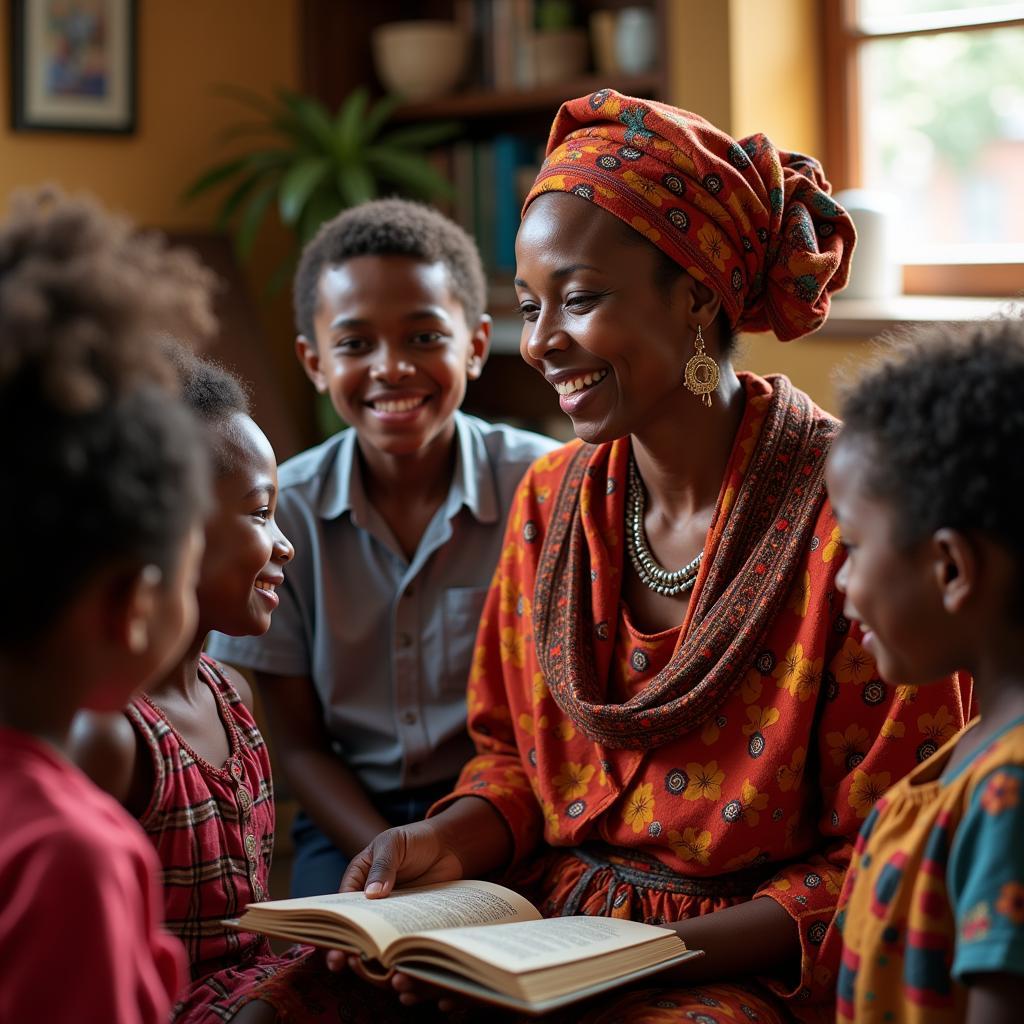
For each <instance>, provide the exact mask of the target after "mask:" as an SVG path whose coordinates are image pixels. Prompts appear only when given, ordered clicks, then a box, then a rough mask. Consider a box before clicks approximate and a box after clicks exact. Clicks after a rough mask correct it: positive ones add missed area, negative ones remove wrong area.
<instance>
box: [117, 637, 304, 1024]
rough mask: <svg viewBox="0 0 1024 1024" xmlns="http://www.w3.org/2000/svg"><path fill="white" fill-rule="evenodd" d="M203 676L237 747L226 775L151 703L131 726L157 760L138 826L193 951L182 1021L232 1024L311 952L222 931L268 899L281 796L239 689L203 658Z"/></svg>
mask: <svg viewBox="0 0 1024 1024" xmlns="http://www.w3.org/2000/svg"><path fill="white" fill-rule="evenodd" d="M199 678H200V679H201V680H202V681H203V682H204V683H206V684H207V686H209V687H210V689H211V691H212V692H213V695H214V697H215V699H216V701H217V707H218V710H219V712H220V718H221V722H222V724H223V725H224V729H225V731H226V733H227V735H228V737H229V740H230V751H231V752H230V754H229V756H228V759H227V761H226V762H225V763H224V764H223V765H221V766H220V767H216V766H215V765H212V764H210V763H209V762H208V761H205V760H204V759H203V758H201V757H200V756H199V755H198V754H197V753H196V752H195V751H194V750H193V749H192V748H191V747H190V746H189V745H188V743H187V742H186V741H185V740H184V739H183V738H182V736H181V735H180V734H179V733H178V732H177V731H176V730H175V728H174V727H173V726H172V725H171V724H170V722H168V720H167V718H166V716H165V715H164V713H163V712H162V711H161V710H160V708H159V707H157V706H156V705H155V704H154V703H153V702H152V701H151V700H150V699H149V698H148V697H146V696H141V697H137V698H136V699H135V700H134V701H133V702H132V703H131V704H130V705H129V707H128V711H127V714H128V718H129V720H130V721H131V723H132V725H133V727H134V728H135V730H136V731H137V733H138V734H139V737H140V739H141V740H142V741H143V742H144V743H145V745H146V748H147V749H148V750H149V752H150V754H151V758H152V765H153V776H154V785H153V794H152V797H151V799H150V802H149V806H148V807H147V808H146V810H145V812H144V813H143V814H142V816H141V818H140V822H141V824H142V827H143V828H144V829H145V831H146V834H147V835H148V836H149V838H150V839H151V841H152V842H153V845H154V846H155V847H156V850H157V854H158V855H159V857H160V863H161V866H162V870H161V876H162V882H163V892H164V915H165V919H166V927H167V929H168V930H169V931H170V932H172V933H173V934H174V935H177V936H178V938H180V939H181V941H182V942H183V943H184V945H185V949H186V952H187V953H188V957H189V965H190V970H191V976H192V984H191V985H190V986H189V988H188V989H187V990H186V991H185V993H184V994H183V995H182V998H181V1001H180V1002H179V1004H178V1006H177V1007H176V1008H175V1013H174V1019H175V1020H177V1021H188V1022H198V1021H205V1020H211V1021H212V1020H218V1021H223V1020H230V1019H231V1017H232V1016H233V1015H234V1013H235V1012H236V1011H237V1010H238V1009H239V1008H240V1007H241V1006H242V1005H244V1003H245V1002H247V1001H248V1000H249V999H250V998H252V994H253V990H254V989H255V988H256V987H257V986H258V985H259V984H260V983H261V982H263V981H265V980H266V979H267V978H269V977H272V976H273V975H274V973H275V972H276V971H277V970H278V969H279V968H280V967H281V966H283V965H284V964H290V963H292V962H293V961H294V959H295V958H296V956H299V955H301V954H302V953H304V952H305V950H300V949H296V950H295V951H292V952H290V953H289V954H286V955H285V956H283V957H279V956H276V955H275V954H274V953H273V952H272V951H271V949H270V945H269V943H268V941H267V939H266V937H264V936H261V935H256V934H253V933H248V932H236V931H234V930H232V929H230V928H227V927H225V926H224V925H223V924H221V921H222V920H223V919H224V918H229V917H237V916H238V914H240V913H241V912H242V910H243V909H244V908H245V906H246V904H248V903H252V902H256V901H259V900H262V899H265V898H266V897H267V894H268V893H267V888H268V876H269V874H270V861H271V856H272V854H273V845H274V791H273V783H272V781H271V773H270V759H269V757H268V755H267V747H266V744H265V742H264V740H263V736H262V735H261V734H260V731H259V728H258V727H257V725H256V722H255V721H254V720H253V717H252V715H251V714H250V713H249V709H248V708H247V707H246V706H245V704H244V703H243V702H242V699H241V697H239V695H238V691H237V690H236V689H235V688H234V686H232V685H231V683H230V681H229V680H228V679H227V677H226V676H225V675H224V673H223V672H222V671H221V669H220V666H219V665H218V664H217V663H216V662H215V661H214V660H213V659H212V658H208V657H206V656H205V655H203V656H202V658H201V660H200V663H199Z"/></svg>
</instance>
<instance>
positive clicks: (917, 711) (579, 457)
mask: <svg viewBox="0 0 1024 1024" xmlns="http://www.w3.org/2000/svg"><path fill="white" fill-rule="evenodd" d="M741 376H742V380H743V384H744V387H745V389H746V394H747V403H746V410H745V414H744V418H743V421H742V424H741V427H740V430H739V433H738V436H737V441H736V444H735V447H734V451H733V455H732V458H731V462H730V465H729V467H728V470H727V473H726V477H725V480H724V483H723V487H722V491H721V495H720V498H719V503H718V508H717V510H716V513H715V518H714V522H713V524H712V527H711V530H710V533H709V536H708V539H707V543H706V545H705V552H706V554H705V559H704V563H703V565H702V568H701V574H700V577H699V579H698V581H697V584H696V587H695V590H694V592H693V594H692V595H691V600H690V606H689V611H688V613H687V621H686V622H685V623H683V624H682V625H681V626H679V627H677V628H675V629H670V630H666V631H665V632H663V633H658V634H655V635H647V634H644V633H643V632H641V631H640V630H638V629H637V628H636V627H635V626H634V625H633V624H632V622H631V621H630V616H629V609H628V608H627V607H626V605H625V603H624V602H623V600H622V597H621V579H622V567H623V564H624V561H623V524H624V514H625V508H624V506H625V492H626V487H625V482H626V476H627V467H628V460H629V457H630V442H629V440H628V439H624V440H619V441H615V442H613V443H611V444H605V445H600V446H598V447H595V448H589V447H588V448H586V449H585V450H584V451H582V453H581V445H580V444H579V442H573V443H571V444H569V445H567V446H565V447H564V448H562V449H559V450H557V451H555V452H553V453H551V454H549V455H547V456H545V457H543V458H541V459H540V460H539V461H538V462H537V463H535V464H534V466H533V467H532V469H531V470H530V471H529V472H528V473H527V475H526V477H525V478H524V480H523V483H522V485H521V487H520V489H519V491H518V494H517V498H516V501H515V504H514V507H513V509H512V511H511V515H510V517H509V523H508V528H507V534H506V544H505V547H504V550H503V553H502V556H501V559H500V562H499V565H498V569H497V572H496V574H495V577H494V581H493V584H492V587H491V590H490V593H489V596H488V599H487V603H486V606H485V609H484V612H483V617H482V619H481V624H480V631H479V635H478V641H477V648H476V655H475V661H474V666H473V670H472V674H471V679H470V686H469V694H468V704H469V727H470V730H471V734H472V736H473V738H474V740H475V742H476V745H477V749H478V751H479V754H478V756H477V757H476V758H475V759H474V760H472V761H471V762H470V763H469V764H468V765H467V766H466V768H465V769H464V771H463V773H462V776H461V778H460V782H459V785H458V788H457V790H456V793H455V794H453V796H452V797H449V798H446V801H442V802H441V803H440V804H438V805H437V806H436V807H435V808H434V809H433V811H432V812H433V813H436V811H437V810H439V809H440V808H441V807H443V806H445V804H446V803H447V802H449V801H450V800H452V799H455V798H456V797H458V796H465V795H473V796H477V797H482V798H483V799H486V800H488V801H489V802H490V803H491V804H492V806H493V807H494V808H495V809H496V810H497V811H498V813H499V814H500V815H501V816H502V817H503V818H504V819H505V820H506V821H507V823H508V825H509V828H510V831H511V834H512V835H513V836H514V843H515V850H514V864H513V868H512V872H511V875H510V877H511V879H512V884H513V885H515V886H517V887H519V888H521V889H522V890H523V891H524V892H525V893H526V895H528V896H530V897H532V898H533V899H534V901H535V902H536V903H537V905H538V906H539V907H540V909H541V910H542V911H543V912H544V913H545V914H546V915H549V916H553V915H558V914H566V913H581V914H603V915H612V916H619V917H629V918H634V919H639V920H645V921H651V922H662V921H675V920H680V919H684V918H687V917H691V916H695V915H700V914H706V913H709V912H711V911H714V910H717V909H720V908H723V907H727V906H730V905H733V904H736V903H739V902H743V901H746V900H749V899H751V898H758V897H763V898H768V899H774V900H775V901H777V902H778V903H779V905H780V906H781V907H782V908H783V909H784V910H785V911H786V912H787V913H788V914H790V915H791V916H792V917H793V918H794V920H795V921H796V922H797V923H798V925H799V932H800V941H801V946H802V959H801V964H800V970H799V978H798V980H797V981H796V983H795V984H789V985H786V984H783V983H782V982H779V981H773V980H771V979H761V982H762V987H760V988H753V989H752V988H749V987H748V988H741V987H740V986H715V989H714V992H712V990H711V989H703V990H700V991H694V990H682V989H667V990H666V989H657V990H645V991H642V992H640V993H632V994H630V995H629V996H628V997H623V998H624V999H628V1013H627V1012H626V1009H627V1004H626V1003H621V1002H620V1003H613V1006H612V1008H609V1006H608V1001H607V999H605V1001H604V1006H603V1008H602V1010H601V1011H600V1013H599V1014H598V1016H597V1017H595V1018H593V1019H595V1020H596V1019H601V1020H605V1019H609V1020H610V1019H613V1018H618V1019H623V1020H625V1019H628V1020H630V1021H634V1020H669V1019H671V1020H681V1019H688V1018H687V1016H686V1015H687V1014H691V1015H692V1013H694V1012H696V1013H698V1017H696V1018H692V1019H701V1020H705V1021H718V1020H725V1019H727V1018H728V1019H734V1018H736V1013H735V1012H734V1011H739V1012H741V1013H743V1014H745V1015H746V1016H747V1017H748V1018H750V1019H761V1020H773V1019H775V1020H784V1019H788V1018H789V1017H790V1015H792V1016H795V1017H796V1018H798V1019H801V1020H824V1019H830V1018H831V1017H832V1015H833V1014H834V993H835V980H836V972H837V967H838V960H839V943H840V939H839V938H838V936H837V934H836V929H835V928H834V922H833V918H834V914H835V910H836V902H837V898H838V895H839V891H840V887H841V885H842V882H843V875H844V872H845V870H846V867H847V865H848V863H849V860H850V855H851V850H852V841H853V839H854V838H855V837H856V834H857V831H858V829H859V827H860V825H861V824H862V823H863V821H864V819H865V817H866V816H867V815H868V813H869V812H870V810H871V808H872V806H873V805H874V803H875V801H876V800H877V799H878V798H879V797H880V796H881V794H882V793H883V792H884V791H885V790H886V789H887V788H888V787H889V786H890V785H891V784H893V783H894V782H896V781H897V780H898V779H900V778H902V777H903V776H904V775H906V774H907V773H908V772H909V771H910V770H911V769H912V768H913V767H914V766H915V765H916V764H918V763H919V762H920V761H921V760H923V759H924V758H926V757H928V756H929V755H930V754H931V753H933V752H934V751H935V750H936V749H937V747H938V746H939V745H941V744H942V743H943V742H945V740H946V739H948V738H949V737H950V736H952V735H953V733H955V732H956V731H957V730H958V729H960V728H961V727H962V725H963V723H964V721H965V713H966V712H967V711H968V705H969V702H970V690H969V686H967V685H964V686H961V684H960V683H959V682H958V681H957V680H955V679H954V680H951V681H946V682H942V683H938V684H936V685H933V686H930V687H928V688H925V689H922V690H920V691H918V690H916V689H914V688H910V687H894V686H890V685H887V684H886V683H884V682H883V681H882V680H881V679H879V677H878V675H877V672H876V669H875V666H874V663H873V661H872V659H871V658H870V657H869V656H868V655H867V654H866V653H865V651H864V649H863V647H862V646H861V642H860V641H861V634H860V632H859V630H858V628H857V627H856V626H855V625H853V624H851V623H850V622H848V621H847V620H846V619H845V618H844V616H843V614H842V599H841V596H840V595H839V594H838V593H837V591H836V589H835V583H834V581H835V575H836V572H837V570H838V568H839V565H840V564H841V561H842V548H841V545H840V541H839V529H838V526H837V525H836V521H835V517H834V516H833V513H832V510H831V507H830V506H829V504H828V502H827V500H826V499H825V496H824V491H823V487H822V486H821V484H820V469H821V463H822V462H823V458H824V452H825V450H827V444H821V443H819V442H818V441H816V440H814V438H815V437H817V436H818V435H817V434H816V433H815V432H816V431H820V429H824V428H828V430H834V421H832V420H830V418H828V417H826V416H825V414H823V413H821V411H820V410H817V409H816V408H813V407H812V406H811V405H810V402H809V400H808V399H806V396H802V395H801V394H800V393H799V392H796V391H795V389H792V386H791V385H789V383H788V381H785V379H784V378H772V380H771V381H766V380H762V379H760V378H757V377H754V376H752V375H748V374H744V375H741ZM780 403H781V405H782V406H784V407H783V408H780ZM800 403H802V404H803V406H804V407H805V408H809V409H810V410H811V412H810V413H809V417H810V419H809V420H808V419H807V416H805V422H808V423H809V427H808V430H807V431H806V432H805V440H804V441H803V442H799V443H797V442H796V441H794V442H793V443H792V444H789V446H788V447H787V444H788V441H787V438H788V439H789V440H792V437H791V435H793V434H794V431H795V428H794V427H793V423H794V420H793V409H794V408H796V407H797V405H798V404H800ZM830 424H831V425H833V426H830ZM787 432H788V433H787ZM826 433H827V431H826ZM808 438H809V440H808ZM801 445H802V447H801ZM762 449H764V450H766V451H768V450H770V452H771V455H770V457H763V455H764V453H763V451H762ZM799 459H803V460H804V463H798V461H797V460H799ZM773 463H774V464H777V465H776V468H779V467H781V470H782V472H783V473H785V472H790V476H791V478H792V476H793V474H795V476H796V483H795V484H793V482H792V479H791V480H790V485H787V486H789V487H790V490H789V491H787V492H786V493H787V494H788V497H786V498H783V497H778V496H775V497H771V496H769V497H770V500H771V501H776V497H778V501H777V502H776V505H775V506H773V507H772V509H770V510H769V511H770V513H771V514H770V515H768V516H767V518H765V517H764V516H761V511H760V509H761V507H762V506H763V505H764V503H765V502H766V501H769V498H764V497H761V498H758V499H757V500H756V501H754V502H753V503H752V502H751V501H748V500H746V499H747V498H749V496H750V490H751V488H752V487H754V486H755V485H758V486H760V479H761V478H765V479H767V478H768V477H769V476H770V474H771V473H772V472H774V470H773V465H772V464H773ZM798 464H799V465H800V466H802V467H803V468H799V469H797V468H796V467H797V466H798ZM805 464H806V465H805ZM807 467H810V468H807ZM573 474H576V475H575V477H574V476H573ZM801 474H803V476H801ZM754 475H756V476H758V478H759V479H758V480H751V476H754ZM804 476H805V477H806V479H804V478H803V477H804ZM780 479H781V478H780ZM574 490H575V493H572V492H573V491H574ZM785 501H790V505H789V506H787V507H788V508H789V509H790V511H789V512H786V513H785V515H783V514H782V512H784V511H785V509H784V505H785ZM780 509H781V510H782V512H780ZM759 516H760V519H759ZM800 524H803V525H802V526H800V528H801V529H803V530H804V534H802V535H801V537H799V538H796V542H795V543H793V544H791V546H790V548H789V553H788V555H786V556H785V557H783V556H782V555H781V554H779V552H780V551H781V548H780V545H779V542H778V541H777V540H776V537H777V536H779V537H782V536H784V535H785V534H786V533H787V532H792V531H793V530H795V529H796V528H797V526H799V525H800ZM554 531H560V535H561V536H562V538H563V539H562V540H560V541H559V543H558V544H557V545H555V547H556V548H557V549H558V550H554V551H553V550H552V545H551V544H546V543H545V541H546V539H547V535H548V534H549V532H551V533H553V532H554ZM737 553H738V554H737ZM729 558H732V559H733V563H732V567H731V568H729V569H728V571H724V570H723V571H721V572H719V570H720V569H722V564H723V563H724V562H728V560H729ZM773 559H774V560H773ZM716 560H717V561H718V562H719V566H718V567H717V568H716V564H715V563H716ZM716 572H718V576H717V577H716ZM581 581H582V582H581ZM714 588H717V592H716V593H718V594H719V596H718V597H716V593H712V592H711V591H712V590H714ZM579 589H583V590H585V593H583V595H582V600H581V598H580V594H579V593H578V590H579ZM702 591H703V593H702ZM574 601H575V602H578V603H581V608H580V609H579V610H578V617H577V619H576V620H571V607H570V606H572V605H573V603H574ZM541 605H543V607H541ZM567 608H570V611H569V612H567V611H566V609H567ZM759 615H760V616H761V617H760V618H758V616H759ZM560 616H562V617H565V616H569V618H567V619H566V621H569V622H570V624H571V622H572V621H575V627H574V628H563V627H562V626H558V625H555V626H553V625H552V623H553V622H554V621H555V620H558V619H559V617H560ZM751 624H754V625H751ZM563 625H564V624H563ZM673 666H674V667H673ZM670 669H671V671H668V670H670ZM666 673H667V674H666ZM673 673H675V674H673ZM687 673H689V675H687ZM680 679H682V680H683V681H684V683H686V685H676V688H675V690H674V691H673V681H674V680H675V681H677V683H678V680H680ZM659 687H660V692H661V696H660V697H659V698H658V700H659V701H661V703H660V704H651V706H650V709H649V711H645V710H644V703H643V702H644V701H645V700H647V699H648V695H649V692H650V691H651V690H652V688H653V689H657V688H659ZM649 703H650V702H649ZM629 729H632V730H633V733H634V735H633V736H632V738H631V739H629V740H628V742H625V743H624V742H622V741H621V740H620V738H619V732H622V731H625V730H629ZM645 731H646V732H647V733H649V737H651V738H652V739H649V741H645V739H644V738H643V733H644V732H645ZM738 938H739V939H741V938H742V937H738ZM795 966H796V965H794V967H795ZM730 993H731V994H730ZM707 999H712V1000H713V1001H714V1002H715V1003H716V1004H718V1005H720V1006H727V1007H729V1008H730V1010H729V1013H728V1014H726V1016H724V1017H719V1016H715V1013H716V1011H715V1009H714V1008H713V1007H711V1006H710V1004H709V1003H708V1002H707V1001H706V1000H707ZM644 1007H646V1009H644ZM701 1007H703V1009H701ZM684 1011H685V1013H684ZM748 1011H749V1012H748ZM609 1014H610V1015H611V1016H608V1015H609ZM574 1019H580V1018H579V1017H578V1016H577V1017H576V1018H574ZM588 1019H590V1018H588Z"/></svg>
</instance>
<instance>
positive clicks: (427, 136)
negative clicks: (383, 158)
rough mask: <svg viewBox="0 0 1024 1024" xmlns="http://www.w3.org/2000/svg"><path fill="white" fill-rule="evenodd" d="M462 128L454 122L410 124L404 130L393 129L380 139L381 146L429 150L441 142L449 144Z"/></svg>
mask: <svg viewBox="0 0 1024 1024" xmlns="http://www.w3.org/2000/svg"><path fill="white" fill-rule="evenodd" d="M461 130H462V128H461V125H459V124H458V123H457V122H456V121H437V122H433V123H425V124H410V125H407V126H406V127H404V128H395V129H393V130H392V131H390V132H388V133H387V135H382V136H381V137H380V139H379V140H378V141H379V144H380V145H381V146H387V147H389V148H390V147H391V146H399V147H401V148H403V149H404V148H409V149H429V148H430V147H431V146H437V145H439V144H440V143H442V142H450V141H451V140H452V139H454V138H455V137H456V136H457V135H459V133H460V132H461Z"/></svg>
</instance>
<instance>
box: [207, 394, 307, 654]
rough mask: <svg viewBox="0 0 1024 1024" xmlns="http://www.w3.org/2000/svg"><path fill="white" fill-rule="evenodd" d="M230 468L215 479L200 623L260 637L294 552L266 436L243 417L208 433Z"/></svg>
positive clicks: (243, 634)
mask: <svg viewBox="0 0 1024 1024" xmlns="http://www.w3.org/2000/svg"><path fill="white" fill-rule="evenodd" d="M210 429H211V430H214V431H216V432H217V434H218V435H219V436H218V437H217V438H216V441H217V442H218V444H219V447H220V449H221V450H222V451H223V452H224V453H225V456H226V458H227V459H228V464H229V466H230V468H229V469H228V470H227V471H226V472H224V473H222V474H220V475H219V476H218V478H217V480H216V484H215V489H214V499H215V501H216V505H215V507H214V510H213V513H212V515H211V516H210V517H209V519H207V522H206V553H205V555H204V556H203V564H202V569H201V570H200V573H199V587H198V591H197V595H196V596H197V597H198V599H199V625H200V628H201V629H202V630H203V631H204V632H207V631H209V630H211V629H217V630H220V631H221V632H222V633H227V634H228V635H230V636H262V635H263V634H264V633H266V631H267V630H268V629H269V628H270V616H271V614H272V613H273V611H274V609H275V608H276V607H277V605H278V601H279V598H278V596H277V593H276V591H277V588H278V587H279V586H280V585H281V584H282V583H283V582H284V566H285V564H286V563H287V562H288V561H289V560H290V559H291V557H292V555H293V554H294V550H293V548H292V546H291V544H290V543H289V541H288V539H287V538H286V537H285V536H284V534H283V533H282V532H281V530H280V528H279V527H278V525H277V523H276V522H275V521H274V511H275V509H276V508H277V462H276V460H275V458H274V450H273V448H271V446H270V442H269V441H268V440H267V438H266V436H265V435H264V433H263V431H262V430H260V428H259V427H258V426H256V424H255V423H254V422H253V420H252V419H251V418H250V417H249V416H246V415H245V414H244V413H236V414H235V415H234V416H232V417H231V418H230V419H228V420H227V421H226V422H224V423H220V424H217V425H215V426H212V427H211V428H210Z"/></svg>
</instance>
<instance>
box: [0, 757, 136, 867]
mask: <svg viewBox="0 0 1024 1024" xmlns="http://www.w3.org/2000/svg"><path fill="white" fill-rule="evenodd" d="M6 753H7V754H9V755H10V754H11V753H12V752H11V751H10V749H8V750H7V751H6ZM13 753H14V756H8V757H3V758H0V766H2V768H3V776H4V778H3V783H2V784H0V791H2V793H3V801H2V803H3V806H4V814H5V819H6V820H5V826H6V830H7V835H8V839H9V840H10V841H11V846H10V847H9V848H8V851H7V852H8V855H9V856H10V855H12V854H13V855H15V856H18V857H33V858H34V857H36V856H40V857H44V859H46V860H47V861H48V862H50V863H52V864H54V865H56V864H57V863H58V862H60V861H62V860H69V861H70V860H71V859H75V862H76V863H82V862H83V861H85V862H88V863H89V864H91V865H96V864H100V865H103V866H104V869H106V868H108V867H109V866H110V862H111V858H114V859H115V860H116V859H117V857H118V855H119V854H126V855H128V856H133V855H134V850H137V849H139V848H140V847H141V848H143V849H145V848H146V847H145V845H144V843H142V844H140V843H135V842H132V841H131V840H132V839H133V838H135V837H137V836H138V837H139V838H141V835H140V834H139V833H138V829H137V825H136V824H135V822H134V821H133V820H132V818H131V817H130V815H129V814H128V812H127V811H125V810H124V808H123V807H121V805H120V804H119V803H118V802H117V801H116V800H115V799H114V798H113V797H111V796H110V795H108V794H107V793H105V792H103V791H102V790H101V789H100V788H99V787H98V786H96V785H95V784H93V783H92V782H91V781H90V780H89V779H88V778H87V777H86V776H85V774H84V773H83V772H82V771H81V770H80V769H78V768H77V767H76V766H75V765H73V764H72V763H71V762H70V761H68V760H66V759H65V758H63V757H61V756H60V755H59V754H57V753H56V752H53V751H49V750H47V749H46V748H45V746H44V745H43V744H41V743H39V742H38V741H35V742H34V743H30V742H26V743H24V744H22V745H21V747H20V749H19V750H17V751H15V752H13ZM18 837H20V839H21V842H16V840H17V839H18ZM15 847H17V852H16V853H15V850H14V848H15Z"/></svg>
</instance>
